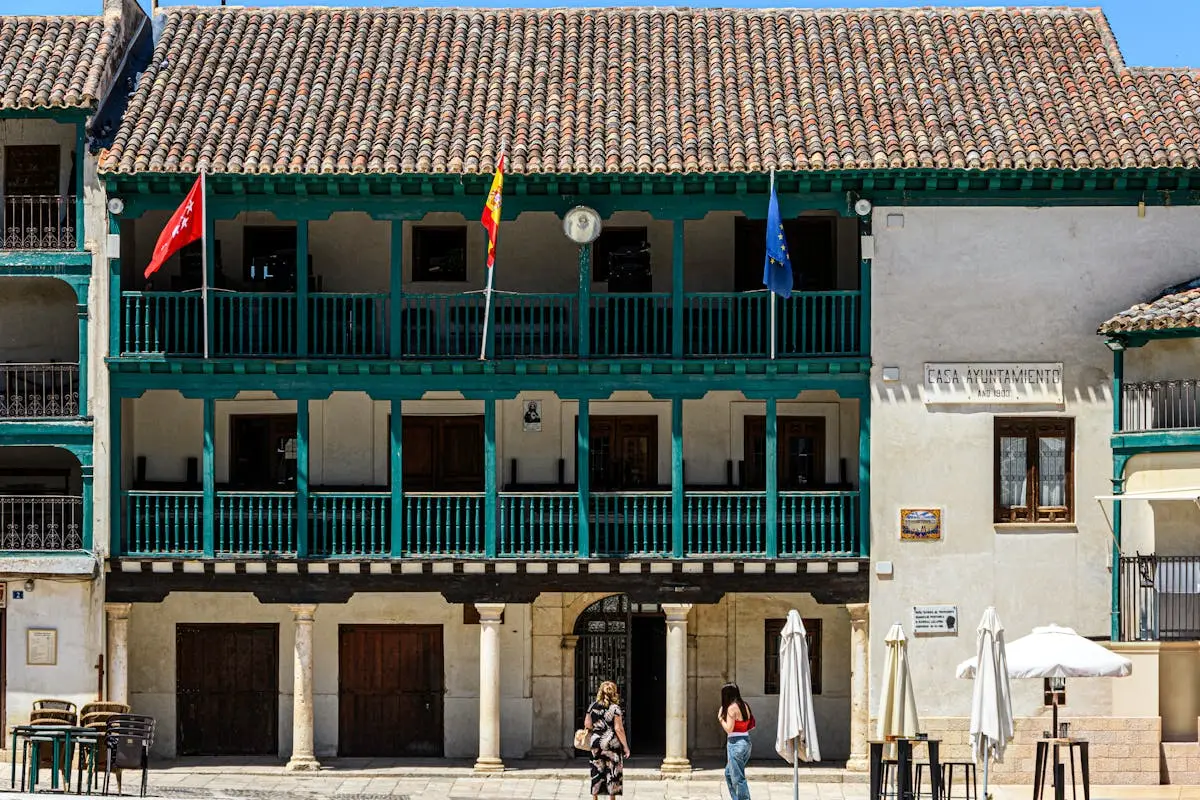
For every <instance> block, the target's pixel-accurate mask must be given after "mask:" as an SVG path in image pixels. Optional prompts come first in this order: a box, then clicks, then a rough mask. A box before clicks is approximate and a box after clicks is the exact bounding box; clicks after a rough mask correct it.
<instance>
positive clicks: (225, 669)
mask: <svg viewBox="0 0 1200 800" xmlns="http://www.w3.org/2000/svg"><path fill="white" fill-rule="evenodd" d="M175 716H176V728H177V730H176V749H177V751H178V754H179V755H181V756H231V755H238V756H243V755H277V754H278V753H279V735H278V727H279V626H278V625H273V624H266V625H176V626H175Z"/></svg>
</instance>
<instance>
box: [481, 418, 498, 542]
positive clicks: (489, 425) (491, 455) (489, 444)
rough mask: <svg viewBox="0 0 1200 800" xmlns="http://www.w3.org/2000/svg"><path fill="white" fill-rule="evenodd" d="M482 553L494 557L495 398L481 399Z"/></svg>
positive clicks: (495, 532)
mask: <svg viewBox="0 0 1200 800" xmlns="http://www.w3.org/2000/svg"><path fill="white" fill-rule="evenodd" d="M483 491H484V499H483V502H484V507H483V522H484V540H483V554H484V555H485V556H487V557H488V558H495V557H496V538H497V536H496V534H497V531H496V398H494V397H489V398H487V399H486V400H484V401H483Z"/></svg>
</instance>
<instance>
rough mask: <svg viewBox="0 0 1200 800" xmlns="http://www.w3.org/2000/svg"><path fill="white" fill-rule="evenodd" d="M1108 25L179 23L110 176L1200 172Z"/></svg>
mask: <svg viewBox="0 0 1200 800" xmlns="http://www.w3.org/2000/svg"><path fill="white" fill-rule="evenodd" d="M1198 109H1200V101H1198V99H1197V96H1196V80H1195V77H1194V76H1188V75H1174V74H1151V73H1150V72H1148V71H1143V72H1140V73H1139V72H1136V71H1133V70H1130V69H1127V68H1126V67H1125V65H1124V62H1123V61H1122V59H1121V54H1120V51H1119V50H1118V49H1117V46H1116V42H1115V40H1114V39H1113V36H1112V33H1111V31H1110V29H1109V27H1108V23H1107V21H1106V20H1105V18H1104V16H1103V14H1101V13H1100V11H1098V10H1087V9H1083V10H1079V9H1075V10H1069V9H1060V8H1050V9H1046V8H1030V9H982V10H981V9H944V10H939V9H907V10H901V9H891V10H875V11H872V10H864V11H833V10H816V11H810V10H787V11H764V10H750V9H746V10H682V9H608V10H586V9H566V10H564V9H557V10H495V11H491V10H456V9H439V10H423V9H333V8H290V9H251V8H223V9H218V8H174V7H173V8H170V9H168V10H167V11H166V12H165V20H164V26H163V31H162V37H161V39H160V41H159V43H158V46H157V50H156V52H155V57H154V60H153V66H151V67H150V69H149V70H148V71H147V72H146V73H145V75H144V76H143V80H142V82H141V84H140V87H139V89H138V92H137V94H136V96H135V97H134V98H133V99H132V101H131V103H130V106H129V111H128V113H127V115H126V117H125V120H124V124H123V125H122V127H121V129H120V130H119V131H118V134H117V136H116V138H115V140H114V143H113V146H112V148H111V150H110V151H108V152H107V154H106V156H105V157H104V158H103V161H102V169H103V170H104V171H107V172H134V171H137V172H142V171H151V172H195V171H198V170H199V169H201V168H203V169H208V170H211V171H214V172H218V173H239V172H246V173H267V172H290V173H364V172H372V173H410V172H416V173H439V172H450V173H460V172H463V173H476V172H483V173H486V172H489V171H490V170H491V169H492V167H493V164H494V162H495V158H496V155H497V153H498V151H499V149H500V147H501V144H502V142H503V141H508V142H509V145H508V153H509V165H510V169H511V170H512V171H514V172H518V173H615V172H638V173H698V172H752V171H765V170H767V169H770V168H778V169H780V170H796V171H801V170H844V169H868V168H901V167H905V168H965V169H985V170H987V169H1036V168H1063V169H1085V168H1123V167H1128V168H1134V167H1200V156H1198V155H1197V143H1198V142H1200V131H1197V128H1196V112H1197V110H1198Z"/></svg>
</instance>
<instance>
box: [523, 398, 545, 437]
mask: <svg viewBox="0 0 1200 800" xmlns="http://www.w3.org/2000/svg"><path fill="white" fill-rule="evenodd" d="M521 416H522V419H521V424H522V427H523V428H524V429H525V430H527V431H535V432H536V431H540V430H541V429H542V401H541V400H526V401H524V402H522V403H521Z"/></svg>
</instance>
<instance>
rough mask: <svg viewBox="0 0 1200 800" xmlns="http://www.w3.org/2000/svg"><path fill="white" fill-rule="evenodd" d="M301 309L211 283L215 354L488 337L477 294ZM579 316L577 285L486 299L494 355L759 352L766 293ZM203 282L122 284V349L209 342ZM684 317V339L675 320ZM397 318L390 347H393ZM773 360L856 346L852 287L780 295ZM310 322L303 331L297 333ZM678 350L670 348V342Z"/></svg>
mask: <svg viewBox="0 0 1200 800" xmlns="http://www.w3.org/2000/svg"><path fill="white" fill-rule="evenodd" d="M306 308H307V314H306V316H304V318H303V319H302V318H301V314H300V310H301V307H300V303H299V300H298V299H297V297H296V295H295V294H292V293H286V292H227V291H216V290H214V291H213V292H212V293H211V299H210V315H211V318H210V332H209V336H210V349H209V352H210V354H211V355H212V356H213V357H215V358H238V359H259V358H275V359H292V358H338V359H388V358H393V357H395V358H405V359H473V358H477V357H478V356H479V349H480V345H481V343H482V339H483V318H484V296H483V294H482V293H479V292H471V293H463V294H404V295H402V296H401V299H400V302H399V304H398V307H396V308H393V303H392V301H391V298H390V297H389V296H388V295H386V294H345V293H340V294H339V293H324V292H323V293H314V294H310V295H308V302H307V306H306ZM587 313H588V321H587V324H586V326H585V325H581V324H580V319H579V314H580V301H579V296H578V295H576V294H562V293H560V294H550V293H508V292H497V293H496V294H495V296H494V302H493V306H492V349H491V352H492V354H493V357H494V358H498V359H518V358H578V357H579V353H580V352H581V347H580V339H581V337H582V336H583V335H585V333H586V336H587V339H588V353H589V357H591V358H602V359H612V358H628V357H636V358H694V359H716V358H766V357H768V356H769V355H770V342H771V334H770V331H771V301H770V295H768V294H767V293H766V292H762V291H759V292H693V293H688V294H685V295H684V297H683V305H682V308H680V309H678V313H677V310H676V309H675V308H674V307H673V305H672V295H670V294H667V293H647V294H617V293H606V294H594V295H591V297H590V299H589V301H588V303H587ZM203 320H204V315H203V307H202V302H201V297H200V294H199V292H195V291H191V292H123V293H122V296H121V319H120V350H121V354H122V355H123V356H129V357H133V356H157V357H166V358H196V357H199V356H201V355H202V354H203V352H204V339H203V337H204V324H203ZM678 324H681V325H682V327H683V330H682V336H681V337H679V340H680V341H679V342H677V341H676V338H677V337H675V335H674V334H675V330H676V326H677V325H678ZM393 326H395V334H396V335H395V337H394V339H395V345H394V346H395V347H396V348H397V349H398V352H396V353H394V354H393V353H391V347H392V346H393V341H392V340H393V336H392V331H393ZM775 327H776V350H777V357H778V358H819V357H839V356H861V355H863V353H862V328H863V320H862V303H861V296H860V293H859V292H858V291H829V292H801V293H796V294H794V295H793V296H792V297H791V298H790V299H786V300H785V299H779V300H778V301H777V305H776V313H775ZM305 330H306V331H307V335H305V334H304V333H303V331H305ZM677 347H678V348H680V351H679V352H675V349H676V348H677Z"/></svg>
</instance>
